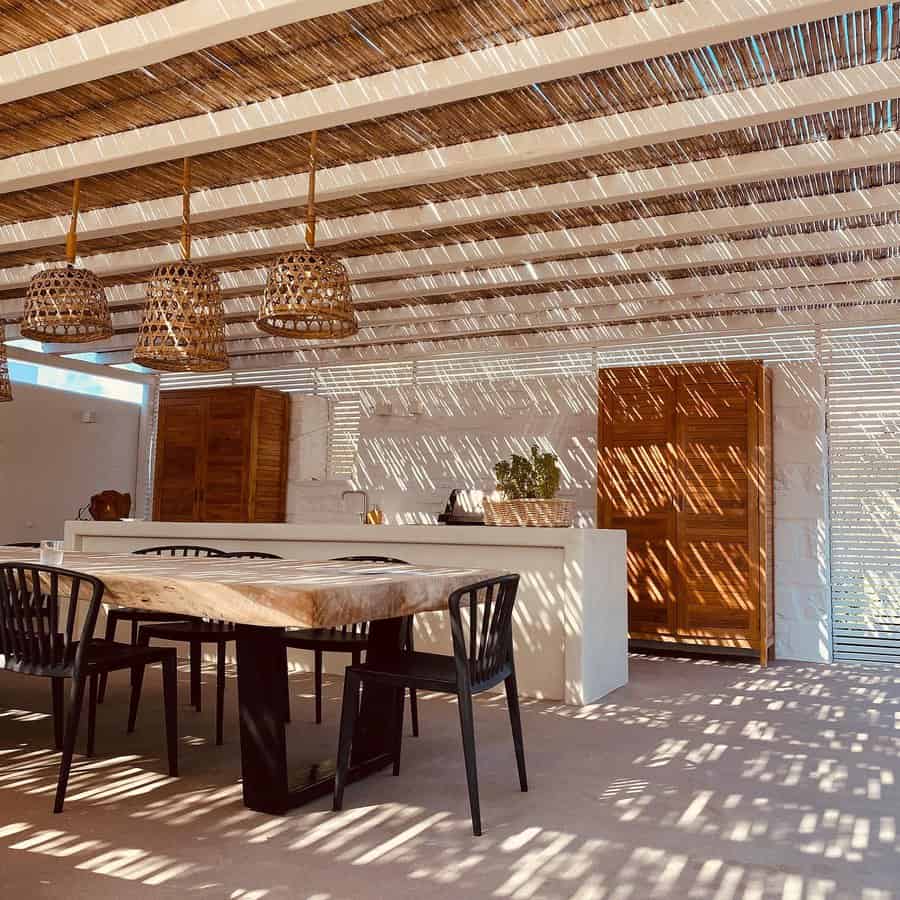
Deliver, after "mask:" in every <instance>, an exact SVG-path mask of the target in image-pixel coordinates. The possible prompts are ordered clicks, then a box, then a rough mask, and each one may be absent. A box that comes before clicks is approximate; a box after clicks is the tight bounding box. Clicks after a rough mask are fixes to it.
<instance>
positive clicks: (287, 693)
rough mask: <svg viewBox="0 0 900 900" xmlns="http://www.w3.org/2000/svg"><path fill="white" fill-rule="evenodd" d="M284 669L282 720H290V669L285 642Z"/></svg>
mask: <svg viewBox="0 0 900 900" xmlns="http://www.w3.org/2000/svg"><path fill="white" fill-rule="evenodd" d="M284 671H285V679H284V721H285V722H290V721H291V679H290V675H291V673H290V670H289V669H288V648H287V644H285V645H284Z"/></svg>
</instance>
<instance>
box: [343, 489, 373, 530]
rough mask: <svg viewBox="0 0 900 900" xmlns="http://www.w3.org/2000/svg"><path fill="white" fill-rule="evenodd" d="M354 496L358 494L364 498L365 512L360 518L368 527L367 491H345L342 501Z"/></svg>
mask: <svg viewBox="0 0 900 900" xmlns="http://www.w3.org/2000/svg"><path fill="white" fill-rule="evenodd" d="M353 494H357V495H359V496H360V497H362V498H363V511H362V512H361V513H360V514H359V518H360V521H361V522H362V523H363V525H366V524H367V523H368V521H369V495H368V494H367V493H366V492H365V491H344V493H343V494H341V500H343V499H344V497H349V496H351V495H353Z"/></svg>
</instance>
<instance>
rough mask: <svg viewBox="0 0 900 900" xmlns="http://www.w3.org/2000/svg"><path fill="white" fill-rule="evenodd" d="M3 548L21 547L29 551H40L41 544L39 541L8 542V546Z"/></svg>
mask: <svg viewBox="0 0 900 900" xmlns="http://www.w3.org/2000/svg"><path fill="white" fill-rule="evenodd" d="M3 546H4V547H22V548H23V549H24V548H27V549H29V550H38V549H40V546H41V542H40V541H10V542H9V543H8V544H4V545H3Z"/></svg>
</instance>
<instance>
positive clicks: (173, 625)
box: [141, 619, 234, 644]
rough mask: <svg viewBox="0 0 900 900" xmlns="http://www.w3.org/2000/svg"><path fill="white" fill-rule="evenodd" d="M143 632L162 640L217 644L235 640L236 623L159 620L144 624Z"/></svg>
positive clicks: (198, 620) (200, 620) (199, 620)
mask: <svg viewBox="0 0 900 900" xmlns="http://www.w3.org/2000/svg"><path fill="white" fill-rule="evenodd" d="M141 634H146V635H149V636H150V637H153V638H157V639H158V640H160V641H200V642H201V643H204V644H217V643H219V642H220V641H221V642H228V641H233V640H234V625H233V624H232V623H231V622H219V621H212V622H204V621H203V620H202V619H192V620H188V621H186V622H159V623H157V624H153V625H142V626H141Z"/></svg>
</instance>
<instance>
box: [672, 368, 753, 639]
mask: <svg viewBox="0 0 900 900" xmlns="http://www.w3.org/2000/svg"><path fill="white" fill-rule="evenodd" d="M755 393H756V392H755V385H754V379H753V372H752V371H750V370H749V369H748V370H745V369H741V370H739V371H735V368H734V367H729V366H726V365H721V366H715V365H708V366H698V367H696V368H693V369H686V370H685V371H683V372H682V373H681V374H680V376H679V379H678V392H677V402H676V421H677V426H676V431H677V440H676V447H677V453H678V466H677V468H678V501H677V505H678V517H677V518H678V528H677V539H676V545H677V547H678V576H677V577H678V636H679V637H680V638H691V639H698V638H699V639H708V640H710V641H712V642H713V643H715V644H721V645H723V646H730V645H735V646H737V645H744V644H746V645H750V646H757V645H758V643H759V604H758V601H757V597H756V594H757V592H758V586H757V584H756V583H755V577H756V571H757V566H758V563H759V553H760V546H759V535H758V533H757V520H756V496H755V494H756V489H755V484H754V480H753V478H754V468H755V454H756V446H757V443H758V439H757V426H758V423H757V411H756V397H755Z"/></svg>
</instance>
